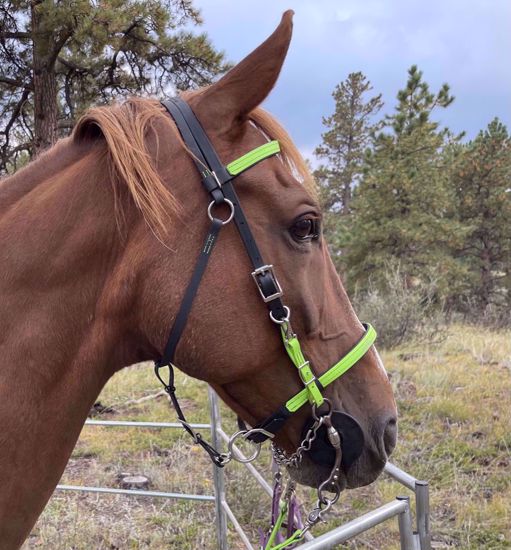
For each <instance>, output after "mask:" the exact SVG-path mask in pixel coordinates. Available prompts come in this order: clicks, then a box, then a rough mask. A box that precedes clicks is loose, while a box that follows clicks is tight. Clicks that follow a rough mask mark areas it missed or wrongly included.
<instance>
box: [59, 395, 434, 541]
mask: <svg viewBox="0 0 511 550" xmlns="http://www.w3.org/2000/svg"><path fill="white" fill-rule="evenodd" d="M208 397H209V407H210V419H211V421H210V423H209V424H201V423H195V424H190V426H191V427H192V428H194V429H197V430H207V429H209V430H210V431H211V440H212V443H213V446H214V447H215V448H217V449H220V448H221V447H222V443H228V441H229V436H228V435H227V434H226V433H225V432H224V431H223V429H222V422H221V416H220V407H219V403H218V397H217V395H216V393H215V392H214V391H213V390H212V389H211V388H210V387H208ZM85 424H86V425H88V426H107V427H128V428H148V429H176V428H179V429H181V428H182V425H181V423H179V422H134V421H133V422H132V421H116V420H87V421H86V422H85ZM234 452H235V453H237V454H238V455H239V456H240V457H241V458H245V455H244V454H243V452H242V451H241V450H240V449H239V448H237V447H236V446H235V447H234ZM244 466H245V467H246V469H247V470H248V472H249V473H250V475H252V476H253V477H254V479H255V480H256V481H257V482H258V483H259V485H260V486H261V488H262V489H263V491H264V492H265V493H267V494H268V496H269V497H270V498H271V497H272V494H273V490H272V487H271V486H270V485H269V483H268V482H267V481H266V479H265V478H264V477H263V476H262V475H261V473H260V472H259V471H258V470H257V469H256V468H255V467H254V466H253V464H251V463H244ZM385 472H386V473H387V474H388V475H389V476H390V477H392V478H393V479H394V480H395V481H397V482H399V483H400V484H401V485H403V486H404V487H406V488H407V489H409V490H410V491H412V492H413V495H414V500H415V516H416V524H415V529H414V528H413V524H412V513H411V505H410V497H409V496H398V497H397V498H396V499H395V500H394V501H392V502H389V503H387V504H384V505H383V506H380V507H378V508H376V509H375V510H372V511H370V512H367V513H366V514H363V515H362V516H360V517H358V518H355V519H353V520H351V521H349V522H348V523H345V524H343V525H341V526H339V527H336V528H334V529H332V530H330V531H328V532H327V533H325V534H323V535H321V536H319V537H316V538H314V537H313V536H312V534H311V533H310V532H307V533H306V535H305V542H304V543H303V544H300V545H299V546H297V547H296V548H297V549H298V548H300V549H301V550H313V549H314V550H316V549H318V550H319V549H322V550H323V549H327V548H332V547H333V546H334V545H336V544H341V543H343V542H346V541H348V540H349V539H351V538H353V537H355V536H357V535H360V534H361V533H363V532H365V531H368V530H369V529H371V528H373V527H375V526H376V525H379V524H380V523H383V522H385V521H387V520H389V519H391V518H394V517H397V519H398V526H399V536H400V544H401V550H431V534H430V523H429V487H428V483H427V482H426V481H420V480H417V479H415V478H414V477H413V476H411V475H410V474H407V473H406V472H404V471H403V470H401V469H400V468H398V467H397V466H395V465H394V464H391V463H387V465H386V466H385ZM213 482H214V488H215V491H214V494H213V495H200V494H198V495H195V494H189V493H172V492H166V491H146V490H138V489H136V490H135V489H119V488H114V487H88V486H81V485H57V489H58V490H61V491H80V492H88V493H103V494H113V495H127V496H136V497H150V498H166V499H181V500H191V501H196V502H209V503H213V502H214V503H215V519H216V535H217V543H218V549H219V550H228V543H227V520H229V521H230V522H231V524H232V526H233V527H234V530H235V531H236V533H237V534H238V535H239V537H240V539H241V540H242V542H243V543H244V545H245V546H246V548H247V549H248V550H256V549H255V548H254V546H253V545H252V544H251V542H250V539H249V538H248V536H247V534H246V533H245V531H244V530H243V528H242V527H241V525H240V523H239V521H238V520H237V518H236V515H235V513H234V511H233V510H232V509H231V507H230V506H229V504H228V502H227V498H226V492H225V475H224V471H223V469H222V468H217V467H216V466H213Z"/></svg>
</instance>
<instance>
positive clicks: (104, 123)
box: [73, 92, 316, 235]
mask: <svg viewBox="0 0 511 550" xmlns="http://www.w3.org/2000/svg"><path fill="white" fill-rule="evenodd" d="M193 93H196V92H192V93H190V94H187V95H188V96H190V95H192V94H193ZM250 119H251V120H252V122H253V123H254V124H255V125H256V126H257V127H258V128H260V129H261V130H262V131H263V132H264V134H266V135H267V136H268V137H269V138H270V139H276V140H278V141H279V142H280V146H281V156H282V160H283V161H284V163H285V164H286V165H287V166H288V168H289V170H290V171H291V172H292V173H293V174H295V175H297V176H298V178H299V179H300V180H301V181H302V182H303V184H304V186H305V187H306V189H307V190H308V191H309V192H310V193H311V194H312V195H313V196H315V194H316V189H315V184H314V180H313V178H312V176H311V174H310V171H309V169H308V167H307V164H306V163H305V161H304V160H303V158H302V157H301V155H300V153H299V151H298V149H297V148H296V146H295V145H294V143H293V142H292V141H291V138H290V137H289V135H288V134H287V132H286V131H285V130H284V128H282V126H281V125H280V124H279V123H278V122H277V121H276V120H275V119H274V118H273V117H272V116H271V115H270V114H269V113H267V112H266V111H264V110H263V109H261V108H257V109H255V110H254V111H253V112H252V113H251V114H250ZM161 120H164V121H165V123H166V124H169V122H170V118H169V116H168V114H167V112H166V111H165V109H164V108H163V107H162V105H161V104H160V102H159V101H157V100H153V99H140V98H130V99H128V100H126V101H124V102H123V103H120V104H114V105H110V106H106V107H96V108H92V109H89V110H88V111H87V112H86V113H85V115H84V116H83V117H82V118H81V119H80V120H79V121H78V123H77V125H76V127H75V129H74V131H73V139H74V140H76V141H82V140H84V139H86V138H91V137H95V136H99V135H102V136H103V137H104V138H105V140H106V143H107V148H108V159H109V161H108V166H109V171H110V175H111V177H112V179H113V180H114V181H119V182H124V183H125V185H126V186H127V187H128V190H129V192H130V194H131V196H132V197H133V200H134V202H135V204H136V205H137V206H138V208H139V209H140V211H141V212H142V215H143V216H144V218H145V219H146V221H147V222H148V223H149V224H150V226H151V227H152V228H153V229H154V230H155V231H156V232H157V233H158V234H160V235H164V234H165V232H166V230H167V227H168V217H169V213H177V212H178V204H177V201H176V199H175V197H174V196H173V195H172V192H171V191H170V190H169V188H168V187H167V186H166V185H165V184H164V182H163V181H162V180H161V177H160V176H159V174H158V172H157V169H156V167H155V166H154V160H153V158H152V156H151V154H150V153H149V151H148V149H147V136H148V132H149V131H152V134H153V135H154V137H155V138H156V140H157V136H158V134H157V132H156V131H155V128H154V127H155V124H156V123H157V122H158V121H161ZM171 127H172V131H173V132H174V133H175V135H176V136H177V138H178V139H179V141H180V142H181V144H182V146H183V148H184V149H186V150H187V148H186V146H185V144H184V143H183V141H182V139H181V137H180V135H179V132H178V131H177V128H176V127H175V125H173V124H172V125H171ZM156 145H157V146H158V143H156ZM190 154H191V153H190Z"/></svg>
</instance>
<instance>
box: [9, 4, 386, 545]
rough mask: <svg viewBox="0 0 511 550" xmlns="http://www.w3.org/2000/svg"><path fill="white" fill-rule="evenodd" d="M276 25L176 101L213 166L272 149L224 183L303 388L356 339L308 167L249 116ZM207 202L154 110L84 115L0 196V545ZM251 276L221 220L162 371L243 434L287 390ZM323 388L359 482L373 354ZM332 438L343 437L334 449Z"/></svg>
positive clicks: (56, 465) (377, 461)
mask: <svg viewBox="0 0 511 550" xmlns="http://www.w3.org/2000/svg"><path fill="white" fill-rule="evenodd" d="M291 16H292V13H291V12H286V14H284V17H283V19H282V22H281V23H280V25H279V26H278V28H277V29H276V31H275V32H274V33H273V34H272V35H271V36H270V37H269V38H268V39H267V40H266V41H265V42H264V43H263V44H262V45H261V46H259V47H258V48H257V49H256V50H255V51H254V52H252V53H251V54H250V55H249V56H248V57H247V58H245V59H244V60H243V61H242V62H241V63H239V64H238V65H237V66H236V67H234V68H233V69H232V70H231V71H230V72H229V73H227V74H226V75H225V76H224V77H223V78H221V79H220V80H219V81H218V82H216V83H215V84H213V85H212V86H210V87H208V88H205V89H202V90H200V91H198V92H190V93H187V94H184V96H183V97H184V98H185V99H186V101H187V103H188V104H189V105H190V107H191V108H192V109H193V111H194V113H195V115H196V116H197V118H198V120H199V121H200V123H201V125H202V127H203V128H204V130H205V132H206V133H207V135H208V136H209V139H210V140H211V142H212V144H213V146H214V148H215V150H216V152H217V153H218V155H219V157H220V159H221V160H222V162H223V163H225V164H228V163H229V162H231V161H232V160H234V159H237V158H239V157H241V156H242V155H244V154H245V153H247V152H249V151H251V150H253V149H255V148H257V147H259V146H261V145H263V144H265V143H267V141H268V139H270V140H278V141H279V143H280V149H281V151H280V155H278V156H272V157H270V158H266V159H265V160H264V161H262V162H259V163H258V164H256V165H254V166H252V167H251V168H250V169H248V170H246V171H245V172H243V173H242V174H241V175H239V176H238V177H237V178H236V180H235V183H234V185H235V188H236V192H237V193H238V196H239V200H240V204H241V205H242V206H243V210H244V212H245V215H246V218H247V219H248V223H249V225H250V228H251V230H252V233H253V236H254V238H255V241H256V242H257V245H258V247H259V249H260V251H261V253H262V256H263V257H264V258H265V259H266V260H267V262H268V263H271V264H273V266H275V273H276V275H277V276H278V279H279V281H280V284H281V286H282V288H283V290H284V298H285V303H286V305H287V306H288V307H289V308H290V311H291V312H292V323H293V330H294V331H295V332H296V334H297V335H298V337H299V340H300V344H301V347H302V350H303V353H304V355H305V356H306V357H307V359H308V360H309V361H310V364H311V365H312V368H313V370H314V371H315V373H316V376H318V377H320V376H321V375H322V374H323V373H325V372H326V371H327V370H328V369H329V368H330V367H331V366H332V365H333V364H335V363H337V362H338V361H339V359H340V358H341V357H343V356H345V355H346V354H347V353H348V352H349V350H350V349H351V348H352V347H353V346H354V345H355V344H356V342H357V341H359V340H360V338H361V336H362V335H363V334H364V328H363V326H362V325H361V323H360V322H359V320H358V319H357V317H356V315H355V313H354V311H353V309H352V307H351V305H350V302H349V300H348V298H347V296H346V293H345V291H344V289H343V287H342V284H341V282H340V280H339V277H338V275H337V273H336V271H335V269H334V267H333V265H332V262H331V260H330V256H329V253H328V249H327V246H326V243H325V242H324V240H323V237H322V236H321V232H320V231H319V225H320V223H321V211H320V207H319V205H318V201H317V197H316V194H315V191H314V185H313V183H312V180H311V178H310V175H309V173H308V170H307V167H306V165H305V163H304V161H303V160H302V159H301V158H300V155H299V154H298V152H297V150H296V148H295V146H294V145H293V144H292V142H291V141H290V139H289V137H288V136H287V134H286V133H285V132H284V130H283V129H282V128H281V127H280V126H279V125H278V123H277V122H276V121H275V120H274V119H273V118H272V117H271V116H270V115H268V114H267V113H265V112H264V111H262V110H261V109H260V107H259V105H260V103H261V102H262V101H263V100H264V99H265V98H266V96H267V95H268V94H269V92H270V91H271V89H272V87H273V86H274V84H275V82H276V80H277V77H278V74H279V72H280V69H281V67H282V64H283V62H284V58H285V56H286V52H287V49H288V45H289V42H290V38H291V29H292V24H291ZM207 206H208V196H207V193H205V192H204V189H203V188H202V186H201V184H200V176H199V173H198V171H197V170H196V167H195V165H194V159H193V157H192V155H191V154H190V151H189V150H188V148H187V147H186V146H185V144H184V143H183V140H182V138H181V136H180V134H179V132H178V131H177V129H176V126H175V124H174V122H173V121H172V119H171V118H170V117H169V115H168V113H166V112H165V110H164V109H163V108H162V106H161V105H160V104H159V103H158V102H156V101H150V100H135V99H133V100H130V101H127V102H126V103H124V104H123V105H120V106H111V107H102V108H96V109H92V110H90V111H89V112H88V113H87V114H86V115H85V116H84V117H83V118H82V119H81V121H80V122H79V123H78V125H77V126H76V128H75V130H74V133H73V135H72V136H71V138H69V139H66V140H63V141H61V142H60V143H59V144H57V145H56V146H55V147H54V148H53V149H52V150H50V151H49V152H48V153H46V154H44V155H42V156H41V157H40V158H39V159H37V160H36V161H34V162H33V163H31V164H30V165H29V166H28V167H26V168H25V169H24V170H22V171H21V172H19V173H18V174H16V175H14V176H12V177H10V178H7V179H6V180H5V181H4V182H3V183H2V185H1V186H0V266H1V267H0V292H1V294H2V305H3V307H2V314H1V315H0V334H2V337H1V338H0V349H1V351H2V353H1V355H0V357H1V359H0V362H1V363H2V365H1V368H0V418H1V419H2V432H1V434H0V471H2V472H3V477H4V479H3V480H2V495H1V496H0V540H2V541H3V542H4V546H2V548H5V549H6V550H8V549H11V548H17V547H18V546H19V545H20V544H21V542H22V540H23V538H24V537H25V536H26V535H27V533H28V531H29V530H30V528H31V527H32V525H33V523H34V522H35V520H36V518H37V515H38V514H39V513H40V511H41V510H42V508H43V507H44V504H45V503H46V501H47V499H48V498H49V496H50V495H51V492H52V491H53V489H54V487H55V485H56V484H57V482H58V479H59V477H60V475H61V473H62V471H63V469H64V467H65V464H66V462H67V460H68V458H69V455H70V453H71V451H72V448H73V446H74V444H75V442H76V439H77V437H78V435H79V432H80V429H81V426H82V425H83V422H84V420H85V418H86V416H87V412H88V410H89V408H90V406H91V404H92V403H93V402H94V399H95V398H96V396H97V395H98V393H99V391H100V390H101V388H102V386H103V385H104V384H105V382H106V381H107V380H108V378H109V377H110V376H111V375H112V374H113V372H115V371H116V370H119V369H121V368H122V367H124V366H126V365H129V364H132V363H135V362H139V361H144V360H158V359H159V358H160V357H161V356H162V353H163V350H164V348H165V344H166V341H167V336H168V330H169V327H170V326H171V325H172V323H173V322H174V320H175V317H176V314H177V311H178V308H179V304H180V302H181V299H182V296H183V294H184V291H185V289H186V287H187V285H188V282H189V280H190V276H191V273H192V270H193V266H194V263H195V258H196V256H197V254H198V253H199V252H200V249H201V247H202V240H203V238H204V235H205V234H206V233H207V230H208V226H209V219H208V216H207ZM252 271H253V268H252V266H251V265H250V263H249V259H248V256H247V254H246V251H245V249H244V247H243V244H242V241H241V239H240V237H239V234H238V233H237V231H236V227H235V226H234V224H232V223H231V224H227V225H226V226H225V228H223V229H222V232H221V234H220V237H219V238H218V242H217V244H216V245H215V251H214V253H213V254H212V255H211V259H210V261H209V264H208V267H207V270H206V272H205V274H204V277H203V279H202V282H201V284H200V286H199V288H198V292H197V295H196V296H195V300H194V303H193V307H192V309H191V312H190V315H189V318H188V320H187V324H186V328H185V330H184V332H183V335H182V338H181V339H180V342H179V345H178V346H177V349H176V353H175V363H176V364H177V365H178V366H179V367H180V368H181V369H182V370H183V371H184V372H186V373H187V374H189V375H190V376H193V377H195V378H200V379H203V380H206V381H207V382H208V383H210V384H211V385H212V386H213V387H214V388H215V389H216V391H217V392H218V393H219V394H220V396H221V397H222V399H223V400H224V401H225V402H226V403H227V404H228V405H229V406H230V407H231V408H232V409H233V410H234V411H235V412H236V413H237V414H238V415H239V416H240V417H241V418H242V419H244V420H245V421H246V422H248V423H250V424H251V425H252V426H254V425H256V424H257V423H258V422H260V421H261V420H263V419H264V418H266V417H267V416H268V415H271V414H272V413H274V411H275V410H276V409H278V408H279V407H280V406H281V405H282V403H283V402H285V401H286V400H287V399H289V398H290V397H292V396H293V395H295V394H296V393H298V392H300V390H302V389H303V384H302V381H301V379H300V377H299V375H298V371H297V369H296V368H295V367H294V366H293V364H292V363H291V362H290V359H289V356H288V354H287V353H286V350H285V349H284V346H283V343H282V339H281V336H280V333H279V330H277V329H278V327H276V325H275V324H274V323H272V322H271V321H270V320H269V318H268V311H267V308H266V305H265V304H264V302H263V301H262V300H261V296H260V294H259V291H258V289H257V287H256V285H254V282H253V280H252V277H251V276H250V273H251V272H252ZM322 393H323V395H324V396H325V397H327V398H328V399H329V400H330V402H331V403H332V406H333V408H334V409H335V410H336V411H339V412H340V413H343V414H344V413H346V414H349V415H350V416H351V417H352V418H353V419H354V420H355V421H356V424H357V425H358V426H359V428H360V430H361V433H362V434H363V439H362V441H363V446H362V447H361V449H360V453H358V454H357V458H356V460H354V461H353V462H352V463H351V464H349V467H343V470H342V473H341V477H342V480H341V482H342V488H344V487H357V486H360V485H364V484H367V483H370V482H371V481H373V480H374V479H375V478H376V477H377V476H378V474H379V473H380V472H381V471H382V469H383V466H384V464H385V462H386V460H387V458H388V455H389V454H390V453H391V452H392V449H393V447H394V445H395V439H396V407H395V402H394V399H393V395H392V391H391V387H390V384H389V381H388V379H387V375H386V373H385V370H384V368H383V366H382V363H381V361H380V359H379V357H378V354H377V352H376V350H375V349H374V348H371V349H369V351H368V352H367V353H365V354H364V355H363V357H362V358H361V359H360V360H359V361H358V362H357V363H356V364H355V365H354V366H353V367H352V368H351V369H350V370H349V371H347V372H346V373H345V374H344V375H343V376H342V377H339V378H337V379H336V380H335V381H334V382H332V383H331V384H330V385H328V387H326V388H322ZM310 416H311V406H310V405H309V404H305V406H303V407H301V408H300V410H299V411H297V412H296V413H295V414H293V415H292V416H291V418H290V419H289V420H288V421H287V422H286V424H285V426H284V427H283V428H282V430H280V431H279V432H278V434H277V435H276V438H275V443H276V445H278V447H280V448H281V449H282V450H283V452H285V453H288V454H291V453H293V452H294V451H295V450H296V448H297V446H298V445H299V444H300V441H301V440H302V432H303V429H304V425H306V424H307V422H308V420H309V418H310ZM349 443H350V439H349V437H348V436H347V440H346V441H344V442H343V445H348V446H349ZM358 443H360V441H359V442H358ZM358 443H357V444H358ZM344 451H346V452H348V449H347V448H344V449H343V452H344ZM328 472H329V467H328V465H325V464H324V463H322V462H321V460H314V459H313V458H308V457H307V456H305V457H304V459H303V460H302V462H301V464H300V466H299V467H297V468H294V469H293V471H292V475H293V476H294V477H295V478H296V479H298V480H299V481H301V482H302V483H305V484H309V485H313V486H317V485H318V484H319V483H320V482H321V481H322V480H323V479H325V476H326V475H328Z"/></svg>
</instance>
